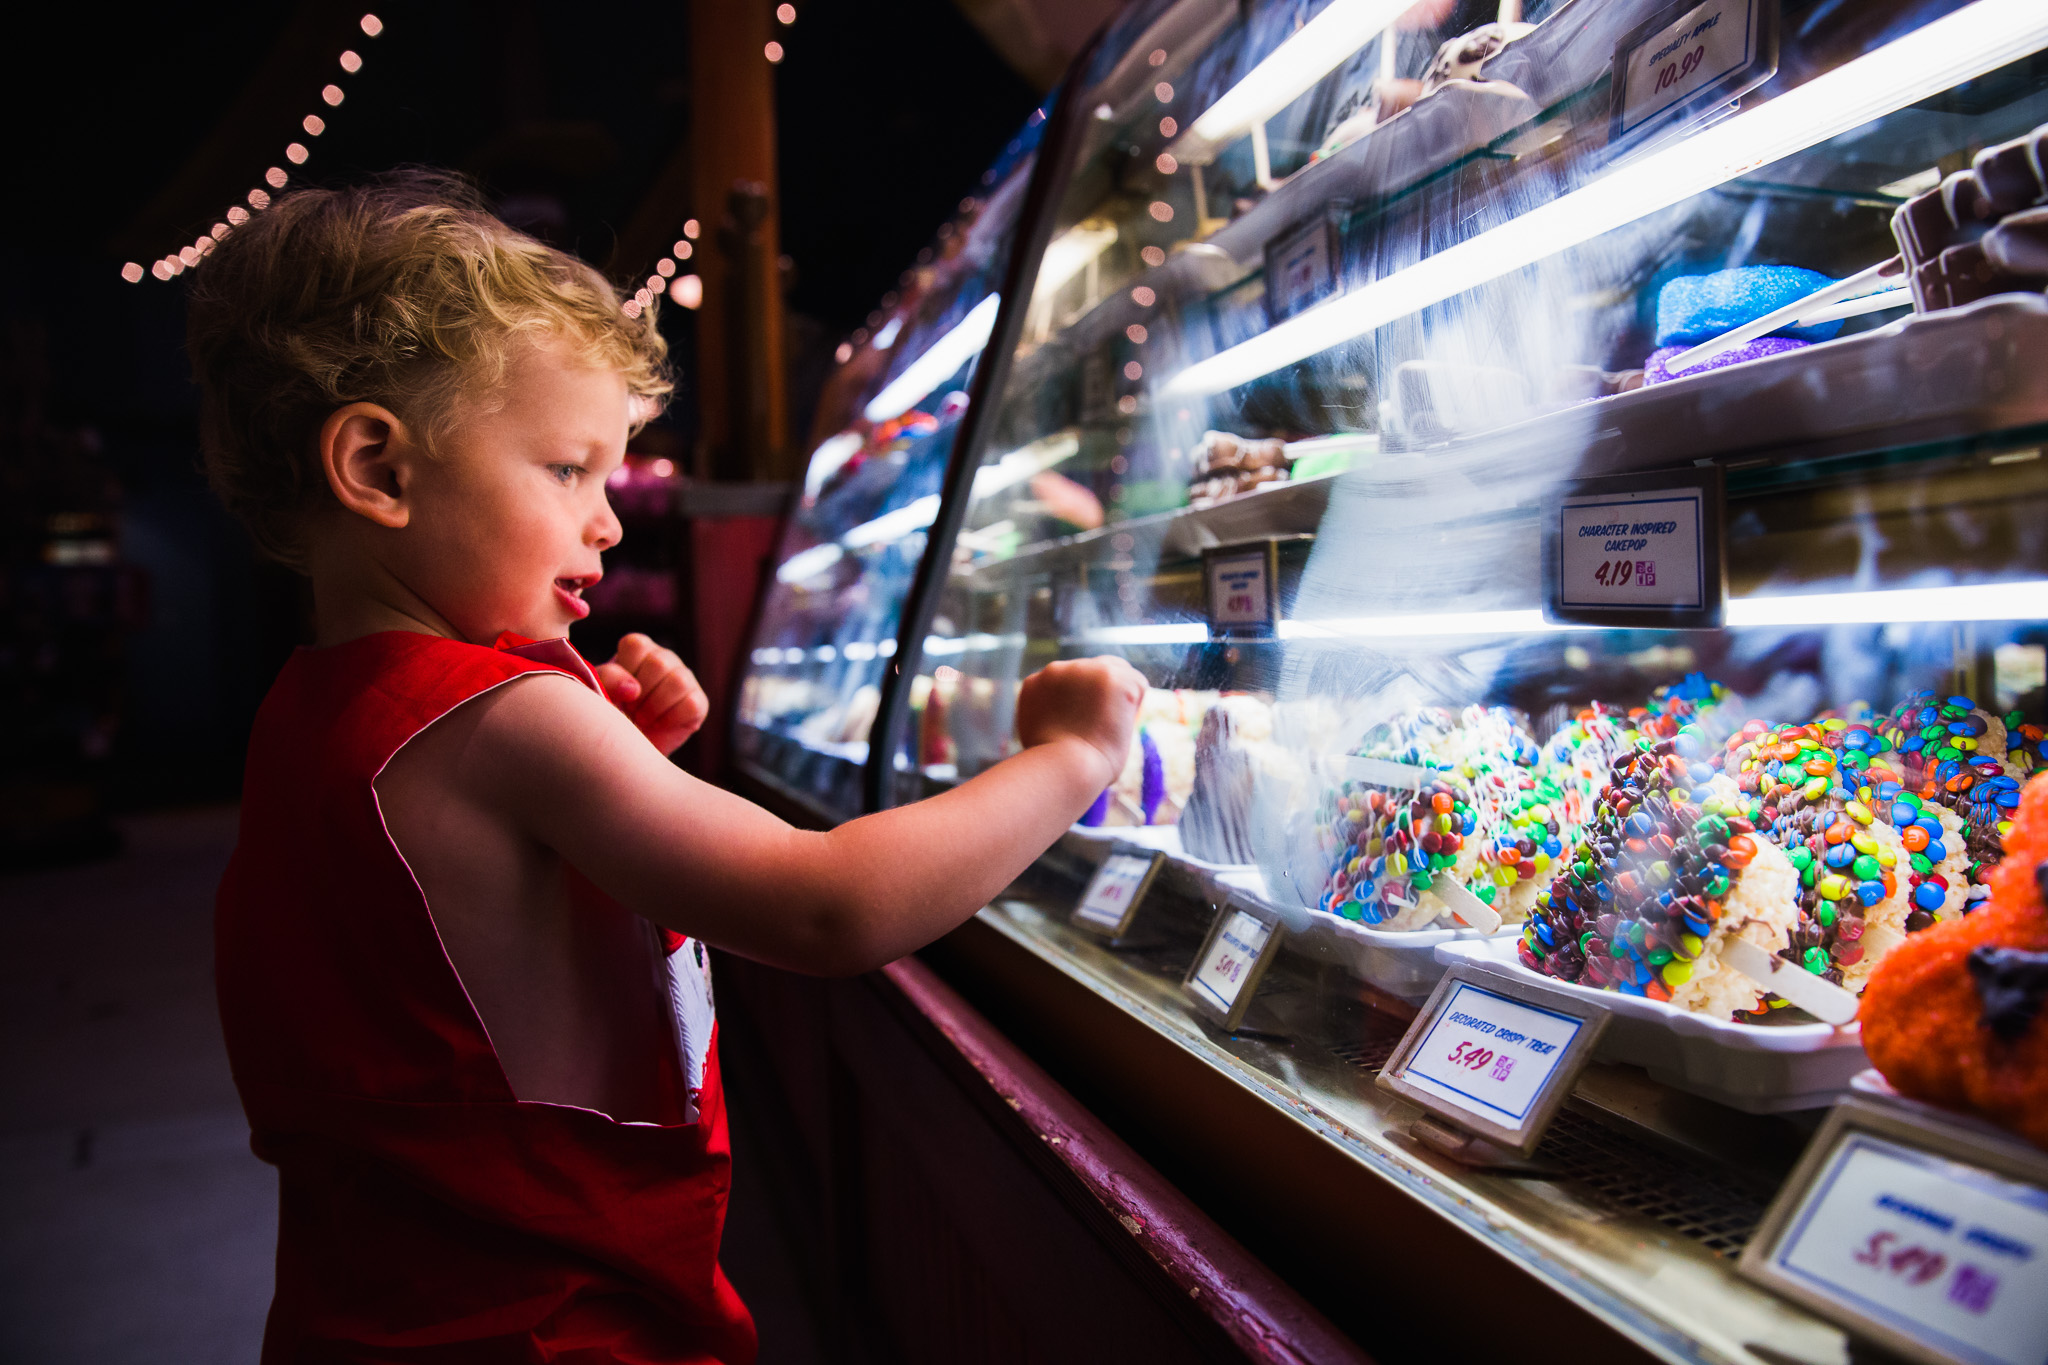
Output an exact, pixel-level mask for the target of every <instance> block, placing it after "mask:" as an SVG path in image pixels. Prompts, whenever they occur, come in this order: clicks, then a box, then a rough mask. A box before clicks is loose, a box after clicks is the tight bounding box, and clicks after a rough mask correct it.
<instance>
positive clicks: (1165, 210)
mask: <svg viewBox="0 0 2048 1365" xmlns="http://www.w3.org/2000/svg"><path fill="white" fill-rule="evenodd" d="M1146 212H1147V213H1149V214H1151V215H1152V216H1153V218H1155V219H1156V220H1158V221H1159V222H1162V223H1170V222H1172V221H1173V205H1171V204H1169V203H1167V202H1166V201H1165V200H1164V199H1154V200H1153V201H1152V207H1151V208H1149V209H1147V210H1146Z"/></svg>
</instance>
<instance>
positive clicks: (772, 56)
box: [761, 43, 782, 62]
mask: <svg viewBox="0 0 2048 1365" xmlns="http://www.w3.org/2000/svg"><path fill="white" fill-rule="evenodd" d="M761 51H762V53H763V55H765V56H766V57H767V58H768V60H769V61H771V62H779V61H781V60H782V44H781V43H770V44H768V46H766V47H764V48H762V49H761Z"/></svg>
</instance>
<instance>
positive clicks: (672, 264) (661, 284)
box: [622, 3, 796, 318]
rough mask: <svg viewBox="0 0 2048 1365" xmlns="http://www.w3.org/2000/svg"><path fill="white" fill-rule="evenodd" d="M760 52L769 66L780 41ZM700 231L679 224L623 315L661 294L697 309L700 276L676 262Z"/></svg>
mask: <svg viewBox="0 0 2048 1365" xmlns="http://www.w3.org/2000/svg"><path fill="white" fill-rule="evenodd" d="M775 22H776V23H778V24H781V25H782V26H783V27H784V28H788V27H789V26H790V25H791V24H794V23H795V22H796V6H795V5H792V4H787V3H784V4H780V5H777V6H776V7H775ZM761 55H762V56H764V57H766V58H767V59H768V62H769V64H770V65H771V66H772V65H776V64H778V63H780V62H781V61H782V58H783V56H784V55H785V50H784V48H783V46H782V44H781V43H780V42H777V41H774V40H772V39H771V40H770V41H769V42H768V44H767V45H766V46H765V47H763V48H762V49H761ZM702 231H703V225H702V224H701V223H699V222H698V221H697V220H696V219H695V218H692V219H691V220H690V221H689V222H687V223H684V224H683V236H682V239H681V240H679V241H677V242H676V244H675V246H674V247H673V248H672V250H671V253H670V254H669V255H667V256H664V257H662V258H661V259H660V260H658V261H656V262H655V263H654V271H653V273H652V274H650V275H649V276H648V277H647V280H646V282H645V283H644V284H642V285H641V286H640V287H639V288H638V289H636V290H634V291H633V297H632V298H630V299H627V300H626V301H625V303H624V304H623V305H622V307H623V308H624V310H625V313H626V316H627V317H629V318H637V317H639V316H640V315H641V314H642V313H644V312H646V311H647V308H648V305H650V304H652V303H653V302H654V300H655V299H656V298H658V297H660V296H661V295H663V294H666V295H668V297H669V299H670V301H672V302H674V303H676V304H678V305H680V306H681V307H684V308H697V307H699V306H701V305H702V304H703V302H704V278H703V276H701V275H698V274H697V273H696V272H695V271H690V270H684V269H683V268H682V266H681V264H680V263H681V262H683V261H687V260H689V259H690V257H691V256H693V255H695V254H696V251H697V248H696V241H697V238H698V236H699V235H700V234H701V233H702Z"/></svg>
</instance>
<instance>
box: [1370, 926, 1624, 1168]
mask: <svg viewBox="0 0 2048 1365" xmlns="http://www.w3.org/2000/svg"><path fill="white" fill-rule="evenodd" d="M1607 1020H1608V1013H1607V1011H1606V1009H1604V1008H1603V1007H1601V1006H1599V1005H1596V1004H1593V1003H1592V1002H1590V1001H1587V1000H1582V999H1579V998H1578V997H1576V996H1572V995H1568V994H1566V993H1565V992H1563V991H1553V990H1550V989H1549V988H1547V987H1542V986H1536V985H1532V984H1528V983H1524V982H1519V981H1509V980H1507V979H1505V978H1500V977H1495V976H1491V975H1487V974H1484V973H1483V972H1481V971H1480V970H1479V969H1477V968H1474V967H1473V966H1472V965H1470V964H1466V963H1460V964H1458V965H1457V966H1454V967H1452V968H1451V970H1450V971H1449V972H1447V973H1445V975H1444V979H1443V980H1442V981H1440V982H1438V983H1437V988H1436V990H1435V992H1434V993H1433V994H1431V996H1430V997H1429V1003H1428V1004H1426V1005H1424V1006H1423V1007H1422V1013H1420V1014H1418V1015H1416V1016H1415V1022H1414V1023H1413V1024H1412V1025H1410V1026H1409V1029H1408V1033H1407V1035H1406V1036H1405V1037H1403V1038H1402V1039H1401V1045H1400V1047H1398V1048H1396V1049H1395V1050H1394V1055H1393V1056H1392V1057H1390V1058H1388V1060H1387V1065H1386V1067H1385V1069H1384V1070H1382V1071H1381V1072H1380V1077H1379V1084H1380V1085H1381V1086H1382V1087H1384V1088H1385V1089H1388V1090H1391V1091H1393V1092H1394V1093H1396V1094H1398V1095H1400V1096H1401V1097H1403V1098H1404V1099H1407V1100H1410V1101H1412V1102H1413V1103H1415V1104H1417V1105H1420V1106H1421V1107H1422V1108H1423V1109H1426V1110H1428V1111H1429V1113H1430V1114H1431V1115H1432V1116H1433V1117H1435V1118H1437V1119H1440V1120H1442V1121H1444V1122H1446V1123H1448V1124H1450V1125H1451V1126H1453V1127H1454V1128H1456V1129H1458V1130H1461V1131H1463V1132H1465V1133H1470V1134H1475V1135H1477V1136H1479V1137H1481V1138H1484V1139H1486V1140H1487V1141H1488V1142H1490V1143H1493V1144H1495V1145H1497V1146H1499V1147H1502V1148H1506V1149H1510V1150H1513V1151H1518V1152H1520V1153H1521V1154H1522V1155H1524V1156H1527V1155H1528V1154H1529V1153H1531V1152H1533V1151H1535V1150H1536V1144H1537V1143H1539V1142H1541V1141H1542V1140H1543V1131H1544V1129H1545V1128H1547V1127H1549V1125H1550V1120H1551V1117H1552V1116H1553V1115H1554V1114H1555V1113H1556V1112H1557V1109H1558V1106H1559V1105H1561V1104H1563V1103H1564V1101H1565V1097H1566V1096H1568V1095H1570V1094H1571V1090H1572V1084H1573V1082H1574V1081H1576V1080H1577V1078H1578V1074H1579V1072H1580V1070H1581V1069H1582V1068H1584V1066H1585V1064H1586V1062H1587V1061H1588V1060H1589V1059H1590V1058H1591V1057H1592V1055H1593V1045H1594V1044H1595V1043H1596V1042H1598V1041H1599V1038H1600V1034H1601V1032H1602V1031H1603V1030H1604V1029H1605V1028H1606V1027H1607Z"/></svg>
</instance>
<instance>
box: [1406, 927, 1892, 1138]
mask: <svg viewBox="0 0 2048 1365" xmlns="http://www.w3.org/2000/svg"><path fill="white" fill-rule="evenodd" d="M1436 955H1437V959H1438V960H1439V961H1440V962H1442V963H1443V964H1445V966H1449V964H1451V963H1453V962H1465V963H1470V964H1472V965H1473V966H1475V967H1477V968H1479V969H1480V970H1481V971H1484V972H1486V973H1488V974H1490V975H1494V976H1498V977H1501V978H1503V979H1506V980H1510V981H1530V982H1538V983H1541V984H1542V985H1545V986H1548V987H1550V988H1551V989H1552V990H1560V991H1570V992H1572V993H1573V994H1575V995H1582V996H1584V997H1586V998H1587V999H1589V1000H1592V1001H1595V1002H1596V1003H1598V1004H1601V1005H1604V1006H1606V1007H1607V1009H1608V1010H1609V1012H1611V1013H1612V1014H1613V1016H1614V1020H1613V1022H1612V1023H1611V1024H1609V1025H1608V1027H1607V1033H1606V1035H1605V1036H1604V1037H1602V1038H1601V1040H1600V1053H1599V1055H1600V1057H1601V1058H1602V1059H1603V1060H1605V1061H1610V1062H1624V1063H1627V1064H1629V1065H1631V1066H1640V1067H1642V1068H1643V1069H1644V1070H1646V1071H1648V1072H1649V1073H1650V1075H1651V1077H1652V1078H1653V1079H1655V1080H1659V1081H1662V1082H1664V1084H1666V1085H1670V1086H1676V1087H1677V1088H1678V1089H1680V1090H1689V1091H1691V1092H1692V1093H1693V1094H1695V1095H1704V1096H1706V1097H1707V1098H1708V1099H1710V1100H1717V1101H1719V1102H1720V1103H1722V1104H1726V1105H1732V1106H1733V1107H1735V1108H1737V1109H1744V1110H1747V1111H1749V1112H1750V1113H1752V1114H1775V1113H1780V1112H1783V1111H1786V1110H1791V1109H1818V1108H1822V1107H1825V1106H1826V1105H1829V1104H1832V1103H1834V1102H1835V1100H1837V1099H1838V1098H1840V1097H1841V1096H1842V1095H1843V1094H1844V1093H1845V1092H1846V1091H1847V1090H1848V1089H1849V1088H1850V1084H1851V1082H1852V1081H1853V1080H1854V1079H1855V1077H1856V1074H1857V1073H1858V1072H1860V1071H1862V1070H1864V1069H1865V1068H1866V1067H1868V1066H1869V1065H1870V1062H1869V1060H1868V1059H1867V1058H1866V1057H1865V1056H1864V1055H1863V1040H1862V1028H1861V1026H1860V1025H1859V1024H1847V1025H1844V1026H1843V1027H1841V1028H1836V1027H1835V1026H1833V1025H1832V1024H1820V1023H1807V1024H1789V1023H1788V1024H1738V1023H1735V1022H1734V1021H1732V1020H1727V1019H1710V1018H1708V1017H1707V1016H1706V1015H1704V1014H1694V1013H1692V1012H1691V1011H1689V1010H1682V1009H1677V1008H1674V1007H1673V1006H1671V1005H1667V1004H1664V1003H1662V1002H1660V1001H1656V1000H1650V999H1647V998H1645V997H1643V996H1639V995H1623V994H1621V993H1620V992H1619V991H1597V990H1594V989H1592V988H1591V987H1588V986H1578V985H1573V984H1572V983H1570V982H1567V981H1559V980H1556V979H1555V978H1552V977H1548V976H1540V975H1538V974H1537V973H1535V972H1532V971H1530V970H1529V969H1528V968H1527V967H1524V966H1523V965H1522V964H1521V962H1520V961H1518V960H1517V959H1516V957H1515V940H1514V938H1512V937H1508V936H1502V937H1499V938H1493V939H1482V940H1477V941H1467V942H1449V943H1445V944H1442V945H1441V946H1439V947H1438V948H1437V950H1436Z"/></svg>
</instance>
